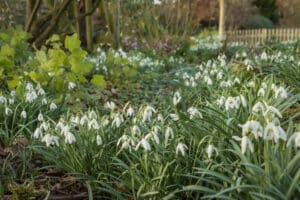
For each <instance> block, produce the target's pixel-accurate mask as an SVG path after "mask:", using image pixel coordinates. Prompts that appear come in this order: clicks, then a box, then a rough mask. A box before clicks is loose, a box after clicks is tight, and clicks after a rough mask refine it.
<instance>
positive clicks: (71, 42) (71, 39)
mask: <svg viewBox="0 0 300 200" xmlns="http://www.w3.org/2000/svg"><path fill="white" fill-rule="evenodd" d="M65 47H66V48H67V49H68V50H69V51H71V52H73V51H74V50H75V49H78V48H80V40H79V39H78V35H77V34H76V33H74V34H73V35H71V36H67V37H66V39H65Z"/></svg>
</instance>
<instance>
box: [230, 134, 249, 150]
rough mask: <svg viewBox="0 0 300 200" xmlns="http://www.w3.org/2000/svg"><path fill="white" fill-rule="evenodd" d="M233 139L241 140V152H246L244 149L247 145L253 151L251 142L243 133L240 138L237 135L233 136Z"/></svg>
mask: <svg viewBox="0 0 300 200" xmlns="http://www.w3.org/2000/svg"><path fill="white" fill-rule="evenodd" d="M233 139H235V140H237V141H241V151H242V154H245V153H246V150H247V147H248V146H249V149H250V151H251V152H254V148H253V144H252V142H251V140H250V139H249V138H248V137H247V136H246V135H244V136H243V137H242V138H240V137H238V136H233Z"/></svg>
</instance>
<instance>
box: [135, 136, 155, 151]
mask: <svg viewBox="0 0 300 200" xmlns="http://www.w3.org/2000/svg"><path fill="white" fill-rule="evenodd" d="M140 146H142V147H143V148H144V149H145V150H146V151H151V146H150V143H149V142H148V141H147V139H145V138H143V139H142V140H141V141H140V142H139V143H138V144H137V146H136V147H135V151H137V150H138V149H139V147H140Z"/></svg>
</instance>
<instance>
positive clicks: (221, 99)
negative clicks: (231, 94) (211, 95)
mask: <svg viewBox="0 0 300 200" xmlns="http://www.w3.org/2000/svg"><path fill="white" fill-rule="evenodd" d="M225 102H226V98H225V97H224V96H221V97H220V98H219V99H218V100H217V102H216V103H217V105H218V106H223V105H224V104H225Z"/></svg>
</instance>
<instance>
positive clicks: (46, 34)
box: [34, 0, 72, 47]
mask: <svg viewBox="0 0 300 200" xmlns="http://www.w3.org/2000/svg"><path fill="white" fill-rule="evenodd" d="M71 2H72V0H64V1H63V2H62V3H61V5H60V7H59V9H55V10H54V11H53V12H52V15H51V19H50V23H49V25H48V26H47V27H46V28H45V30H43V31H42V32H41V34H40V35H38V36H37V37H36V38H35V39H34V45H35V46H36V47H40V46H41V45H42V43H43V42H44V41H45V40H46V39H47V38H48V37H49V36H50V34H51V33H52V32H53V30H54V29H55V27H56V26H57V24H58V21H59V18H60V16H61V15H62V14H63V13H64V11H66V10H67V7H68V6H69V5H70V3H71Z"/></svg>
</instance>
